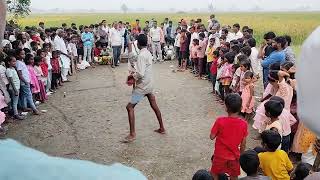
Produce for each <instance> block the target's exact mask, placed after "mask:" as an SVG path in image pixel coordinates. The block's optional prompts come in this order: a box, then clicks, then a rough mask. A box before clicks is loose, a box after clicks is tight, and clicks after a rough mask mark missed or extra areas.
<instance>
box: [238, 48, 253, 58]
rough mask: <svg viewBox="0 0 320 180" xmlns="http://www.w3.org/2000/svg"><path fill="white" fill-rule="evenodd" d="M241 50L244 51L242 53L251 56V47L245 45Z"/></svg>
mask: <svg viewBox="0 0 320 180" xmlns="http://www.w3.org/2000/svg"><path fill="white" fill-rule="evenodd" d="M240 52H242V54H245V55H247V56H248V57H249V56H250V55H251V47H249V46H245V47H243V48H241V50H240Z"/></svg>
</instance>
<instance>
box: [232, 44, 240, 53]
mask: <svg viewBox="0 0 320 180" xmlns="http://www.w3.org/2000/svg"><path fill="white" fill-rule="evenodd" d="M231 49H232V51H233V52H235V53H236V54H239V52H240V46H239V45H238V44H235V45H233V46H231Z"/></svg>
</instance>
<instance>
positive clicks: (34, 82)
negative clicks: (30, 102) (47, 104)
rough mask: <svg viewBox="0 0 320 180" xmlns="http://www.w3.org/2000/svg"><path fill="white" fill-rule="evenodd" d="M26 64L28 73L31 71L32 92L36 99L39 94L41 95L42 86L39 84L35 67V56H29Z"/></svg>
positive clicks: (25, 60)
mask: <svg viewBox="0 0 320 180" xmlns="http://www.w3.org/2000/svg"><path fill="white" fill-rule="evenodd" d="M24 62H25V63H26V65H27V68H28V71H29V78H30V85H31V92H32V94H33V95H34V97H35V96H36V95H38V93H40V85H39V82H38V78H37V75H36V72H35V70H34V67H33V66H34V56H33V55H32V54H27V55H26V58H25V59H24ZM37 100H38V99H37Z"/></svg>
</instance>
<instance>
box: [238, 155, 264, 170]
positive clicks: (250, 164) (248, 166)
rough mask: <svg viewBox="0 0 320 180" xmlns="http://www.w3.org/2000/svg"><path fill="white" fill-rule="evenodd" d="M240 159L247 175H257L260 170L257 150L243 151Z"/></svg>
mask: <svg viewBox="0 0 320 180" xmlns="http://www.w3.org/2000/svg"><path fill="white" fill-rule="evenodd" d="M239 161H240V166H241V168H242V170H243V171H244V172H245V173H247V176H252V175H255V174H256V173H257V172H258V168H259V165H260V161H259V157H258V154H257V152H255V151H254V150H248V151H245V152H244V153H242V154H241V156H240V160H239Z"/></svg>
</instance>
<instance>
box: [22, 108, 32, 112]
mask: <svg viewBox="0 0 320 180" xmlns="http://www.w3.org/2000/svg"><path fill="white" fill-rule="evenodd" d="M22 111H23V112H31V111H32V109H31V108H24V109H22Z"/></svg>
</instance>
